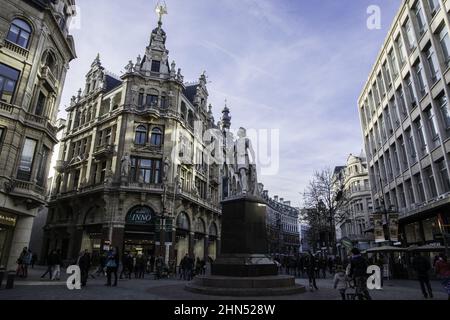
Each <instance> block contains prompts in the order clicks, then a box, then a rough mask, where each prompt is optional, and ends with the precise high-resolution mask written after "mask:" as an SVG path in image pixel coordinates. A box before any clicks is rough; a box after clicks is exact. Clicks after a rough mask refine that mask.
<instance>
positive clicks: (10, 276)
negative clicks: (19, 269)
mask: <svg viewBox="0 0 450 320" xmlns="http://www.w3.org/2000/svg"><path fill="white" fill-rule="evenodd" d="M15 277H16V272H15V271H10V272H8V278H7V279H6V289H14V279H15Z"/></svg>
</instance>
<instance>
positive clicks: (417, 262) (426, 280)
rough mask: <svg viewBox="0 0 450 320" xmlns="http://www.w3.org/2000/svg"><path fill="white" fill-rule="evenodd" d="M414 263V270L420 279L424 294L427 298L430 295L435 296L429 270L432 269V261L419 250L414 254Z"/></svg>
mask: <svg viewBox="0 0 450 320" xmlns="http://www.w3.org/2000/svg"><path fill="white" fill-rule="evenodd" d="M412 265H413V268H414V271H415V272H416V273H417V278H418V280H419V283H420V288H421V289H422V293H423V296H424V297H425V299H427V298H428V297H430V298H433V291H432V290H431V284H430V276H429V271H430V269H431V263H430V261H429V260H428V259H427V258H425V257H423V256H421V255H420V253H419V252H416V253H415V254H414V259H413V263H412Z"/></svg>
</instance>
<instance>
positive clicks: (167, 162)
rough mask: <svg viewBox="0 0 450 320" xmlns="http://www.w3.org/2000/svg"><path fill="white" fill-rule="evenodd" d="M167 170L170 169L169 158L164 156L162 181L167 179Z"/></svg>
mask: <svg viewBox="0 0 450 320" xmlns="http://www.w3.org/2000/svg"><path fill="white" fill-rule="evenodd" d="M169 170H170V160H169V158H168V157H166V158H165V159H164V171H163V177H164V181H167V180H168V179H169Z"/></svg>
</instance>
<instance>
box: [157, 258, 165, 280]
mask: <svg viewBox="0 0 450 320" xmlns="http://www.w3.org/2000/svg"><path fill="white" fill-rule="evenodd" d="M155 268H156V279H158V280H159V279H161V278H162V274H163V269H164V259H163V257H162V256H161V255H160V256H159V257H158V258H156V261H155Z"/></svg>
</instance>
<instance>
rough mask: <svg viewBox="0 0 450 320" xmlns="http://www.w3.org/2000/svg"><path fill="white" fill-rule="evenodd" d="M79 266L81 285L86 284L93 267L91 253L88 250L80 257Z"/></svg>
mask: <svg viewBox="0 0 450 320" xmlns="http://www.w3.org/2000/svg"><path fill="white" fill-rule="evenodd" d="M78 266H79V267H80V272H81V286H82V287H84V286H86V283H87V279H88V276H89V269H90V268H91V255H90V254H89V252H88V251H87V250H85V251H84V253H83V254H82V256H81V257H80V259H79V260H78Z"/></svg>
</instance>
